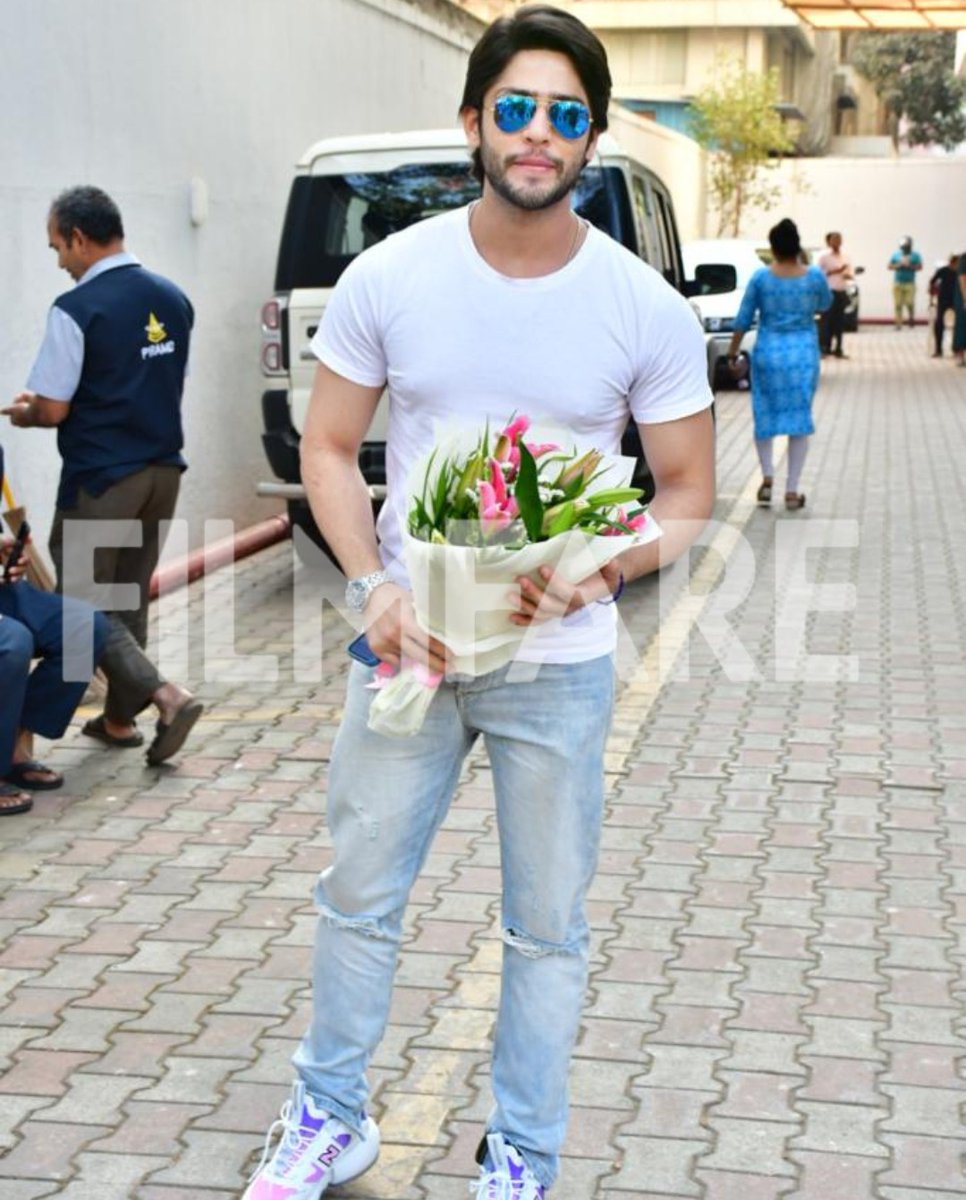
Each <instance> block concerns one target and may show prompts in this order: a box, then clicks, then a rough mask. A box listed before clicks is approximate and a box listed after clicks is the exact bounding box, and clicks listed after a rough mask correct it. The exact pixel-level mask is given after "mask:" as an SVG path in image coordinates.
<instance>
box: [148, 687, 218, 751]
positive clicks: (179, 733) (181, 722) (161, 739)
mask: <svg viewBox="0 0 966 1200" xmlns="http://www.w3.org/2000/svg"><path fill="white" fill-rule="evenodd" d="M203 711H204V705H203V704H202V703H201V701H200V700H195V699H194V697H192V698H191V699H190V700H186V701H185V702H184V704H182V706H181V707H180V708H179V709H178V711H177V712H176V713H175V714H174V716H173V717H172V718H171V722H170V724H165V722H164V721H158V723H157V725H155V727H154V728H155V735H154V741H153V742H152V743H151V745H150V746H148V752H147V760H148V766H150V767H157V766H159V765H160V764H161V763H163V762H164V761H165V760H166V759H169V758H170V757H171V755H172V754H177V753H178V751H179V750H180V749H181V747H182V746H183V745H184V743H185V739H186V738H187V736H188V734H189V733H190V732H191V730H192V728H193V727H194V723H195V721H197V720H198V718H199V717H200V716H201V714H202V712H203Z"/></svg>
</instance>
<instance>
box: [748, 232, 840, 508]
mask: <svg viewBox="0 0 966 1200" xmlns="http://www.w3.org/2000/svg"><path fill="white" fill-rule="evenodd" d="M768 241H769V243H770V244H771V249H772V254H773V255H774V261H773V262H772V264H771V266H768V267H762V269H761V270H760V271H756V272H755V274H754V275H753V276H752V277H751V280H750V282H749V284H748V287H747V289H746V291H745V295H744V299H743V300H742V302H741V307H740V309H739V310H738V316H737V318H736V319H735V332H734V336H733V337H732V339H731V346H730V348H729V351H728V359H729V362H731V363H732V364H734V363H736V362H737V354H738V347H739V346H740V345H741V339H742V338H743V337H744V335H745V333H746V332H747V331H748V330H749V329H750V328H751V325H752V322H753V320H754V317H755V314H756V313H757V314H758V338H757V340H756V342H755V349H754V351H753V353H752V356H751V403H752V411H753V412H754V417H755V448H756V449H757V451H758V458H759V461H760V462H761V473H762V483H761V487H760V488H759V489H758V502H759V503H760V504H764V505H768V504H771V489H772V482H773V479H774V457H773V439H774V438H775V437H777V436H779V435H781V434H784V435H787V437H788V481H787V483H786V486H785V507H786V508H788V509H797V508H803V507H804V506H805V497H804V495H803V494H802V493H801V492H799V490H798V482H799V479H800V477H801V472H802V466H803V464H804V462H805V455H806V454H807V453H808V439H809V436H810V435H811V434H813V433H814V432H815V425H814V423H813V422H812V398H813V396H814V395H815V389H816V387H817V386H818V372H819V362H820V359H821V355H820V353H819V344H818V331H817V328H816V325H815V316H816V313H819V312H824V311H825V309H826V308H828V306H829V305H830V304H831V302H832V293H831V292H830V291H829V286H828V283H827V282H826V279H825V276H824V275H823V274H822V272H821V271H820V270H819V269H818V268H817V267H806V266H804V265H803V264H802V261H801V253H802V243H801V239H800V238H799V236H798V229H797V228H796V226H795V223H794V221H790V220H788V218H786V219H785V220H784V221H779V223H778V224H777V225H776V226H775V227H774V228H773V229H771V230H770V231H769V233H768Z"/></svg>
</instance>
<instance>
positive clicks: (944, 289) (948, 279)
mask: <svg viewBox="0 0 966 1200" xmlns="http://www.w3.org/2000/svg"><path fill="white" fill-rule="evenodd" d="M958 261H959V255H958V254H951V255H950V256H949V262H948V263H946V265H945V266H943V267H937V268H936V270H935V271H934V272H933V276H932V279H930V280H929V295H930V296H932V297H933V298H934V299H935V301H936V323H935V325H934V326H933V329H934V331H935V334H936V349H935V350H934V351H933V354H932V356H933V358H942V356H943V336H944V335H945V332H946V313H948V312H950V311H951V310H952V309H953V307H954V306H955V304H956V263H957V262H958Z"/></svg>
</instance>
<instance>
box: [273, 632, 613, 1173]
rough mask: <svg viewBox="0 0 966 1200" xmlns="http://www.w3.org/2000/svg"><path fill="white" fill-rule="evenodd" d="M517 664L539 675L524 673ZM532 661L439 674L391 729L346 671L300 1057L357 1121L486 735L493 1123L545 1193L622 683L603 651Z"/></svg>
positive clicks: (320, 1086) (317, 1092)
mask: <svg viewBox="0 0 966 1200" xmlns="http://www.w3.org/2000/svg"><path fill="white" fill-rule="evenodd" d="M521 670H523V671H526V672H529V674H528V675H527V677H526V678H525V680H524V681H514V677H515V676H516V677H519V675H520V673H521ZM536 670H537V669H536V668H529V667H526V666H524V667H523V668H521V667H519V666H518V667H513V666H511V667H504V668H503V669H501V670H499V671H494V672H492V673H491V674H488V675H483V676H480V677H479V678H476V679H465V680H462V681H459V682H455V683H449V682H447V683H444V684H443V685H441V687H440V689H439V693H438V694H437V696H436V697H435V698H434V700H433V703H432V705H431V706H430V709H429V713H428V715H427V718H426V722H425V724H424V726H423V728H422V730H421V732H420V733H419V734H417V735H416V736H415V737H411V738H406V739H393V738H387V737H383V736H381V735H379V734H375V733H372V732H371V731H370V730H369V729H368V728H367V725H366V720H367V714H368V709H369V704H370V702H371V699H372V696H373V694H374V693H372V692H371V691H368V690H366V687H365V685H366V683H368V681H369V679H370V678H371V671H370V670H369V669H368V668H366V667H362V666H360V665H358V664H353V666H352V668H351V675H350V680H349V688H348V694H347V697H346V706H345V715H344V718H343V722H342V726H341V728H340V730H339V734H338V737H337V739H336V743H335V746H334V748H333V753H332V764H331V768H330V772H329V785H328V818H329V828H330V831H331V834H332V840H333V844H334V847H335V860H334V862H333V864H332V865H331V866H330V867H329V868H328V869H326V870H325V871H323V872H322V874H321V876H320V877H319V882H318V886H317V888H316V902H317V904H318V906H319V910H320V918H319V922H318V928H317V933H316V946H315V966H314V978H313V986H314V992H313V1013H312V1021H311V1025H310V1027H309V1030H308V1032H307V1033H306V1035H305V1037H304V1039H303V1040H302V1043H301V1045H300V1046H299V1049H298V1050H297V1051H296V1054H295V1056H294V1060H293V1061H294V1063H295V1067H296V1070H297V1071H298V1073H299V1075H300V1077H301V1078H302V1080H303V1082H304V1083H305V1086H306V1089H307V1091H309V1092H310V1093H311V1094H312V1095H313V1096H314V1098H315V1099H316V1101H317V1102H318V1103H319V1104H321V1106H322V1107H324V1108H326V1109H328V1110H329V1111H330V1112H332V1113H334V1114H335V1115H337V1116H338V1117H340V1118H341V1119H342V1120H344V1121H345V1122H346V1123H347V1124H348V1125H350V1126H351V1127H354V1128H356V1129H358V1128H359V1127H360V1125H361V1114H362V1112H363V1109H364V1106H365V1104H366V1101H367V1098H368V1088H367V1085H366V1080H365V1071H366V1066H367V1064H368V1061H369V1058H370V1056H371V1054H372V1052H373V1050H374V1049H375V1047H376V1046H377V1044H378V1043H379V1040H380V1038H381V1037H382V1034H383V1030H384V1028H385V1025H386V1021H387V1018H388V1013H389V1005H390V999H391V994H392V982H393V974H394V972H395V967H396V959H397V954H398V949H399V942H400V937H401V930H402V920H403V912H404V909H405V905H406V902H407V899H408V896H409V892H410V889H411V888H412V885H413V883H414V881H415V879H416V876H417V875H418V873H419V870H420V868H421V867H422V864H423V862H424V860H425V858H426V855H427V853H428V851H429V848H430V845H431V843H432V840H433V835H434V834H435V832H436V830H437V829H438V827H439V825H440V824H441V822H442V821H443V818H444V817H445V816H446V812H447V809H448V808H449V804H450V800H451V798H452V794H453V791H454V789H455V787H456V783H457V780H458V778H459V773H460V766H461V764H462V761H463V759H464V758H465V756H466V754H467V752H468V751H469V749H470V747H471V746H472V745H473V743H474V741H475V740H476V738H477V737H478V736H480V735H482V736H483V738H484V740H485V743H486V748H487V752H488V755H489V759H490V763H491V766H492V770H493V783H494V791H495V794H496V815H497V824H498V830H499V842H500V857H501V864H502V924H503V931H504V945H503V972H502V987H501V995H500V1005H499V1011H498V1014H497V1021H496V1032H495V1036H494V1049H493V1071H492V1086H493V1093H494V1098H495V1102H496V1103H495V1107H494V1109H493V1111H492V1113H491V1115H490V1119H489V1121H488V1126H487V1128H488V1131H489V1132H494V1131H495V1132H500V1133H503V1134H504V1135H505V1137H506V1138H507V1140H508V1141H510V1142H511V1143H512V1144H513V1145H514V1146H516V1147H517V1149H518V1150H519V1151H520V1152H521V1153H522V1154H523V1155H524V1157H525V1158H526V1159H527V1161H528V1163H529V1165H530V1167H531V1169H532V1170H533V1172H534V1173H535V1174H536V1176H537V1178H538V1179H539V1180H540V1182H541V1183H543V1184H545V1185H546V1186H549V1185H550V1183H551V1182H552V1181H553V1178H554V1177H555V1175H556V1171H557V1156H558V1153H559V1150H560V1146H561V1143H562V1141H563V1138H564V1133H565V1130H566V1124H567V1111H568V1088H567V1077H568V1073H569V1066H570V1056H571V1052H572V1048H573V1043H574V1040H575V1038H576V1034H577V1029H578V1024H579V1020H580V1014H581V1009H582V1006H583V1002H584V992H585V988H586V981H587V961H588V942H589V934H588V926H587V919H586V915H585V904H584V900H585V896H586V893H587V889H588V887H589V885H590V882H591V879H592V878H593V874H594V870H595V867H596V862H597V850H598V845H599V840H600V825H601V816H602V808H603V791H604V780H603V766H604V757H603V756H604V744H605V741H606V738H607V732H608V728H609V725H610V718H611V709H612V703H613V688H614V683H613V663H612V660H611V658H610V656H605V657H601V658H596V659H593V660H591V661H589V662H581V663H568V664H552V665H546V666H543V667H540V668H539V671H538V673H537V674H536V678H532V676H533V672H534V671H536ZM508 673H509V679H508V678H507V676H508Z"/></svg>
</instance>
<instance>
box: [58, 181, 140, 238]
mask: <svg viewBox="0 0 966 1200" xmlns="http://www.w3.org/2000/svg"><path fill="white" fill-rule="evenodd" d="M50 215H51V216H52V217H53V219H54V222H55V224H56V225H57V232H58V233H59V234H60V236H61V237H62V238H63V239H64V241H65V242H67V243H68V245H69V244H70V242H71V239H72V238H73V235H74V230H75V229H79V230H80V231H81V233H82V234H83V235H84V236H85V237H87V238H90V240H91V241H92V242H96V243H97V244H98V245H99V246H106V245H107V244H108V242H113V241H115V240H116V239H118V238H123V237H124V225H123V223H122V221H121V210H120V209H119V208H118V207H117V205H116V204H115V203H114V201H113V200H112V199H111V197H110V196H109V195H108V194H107V192H102V191H101V189H100V188H96V187H72V188H68V189H67V190H66V191H65V192H61V193H60V195H59V196H57V197H56V198H55V199H54V202H53V203H52V204H51V206H50Z"/></svg>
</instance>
